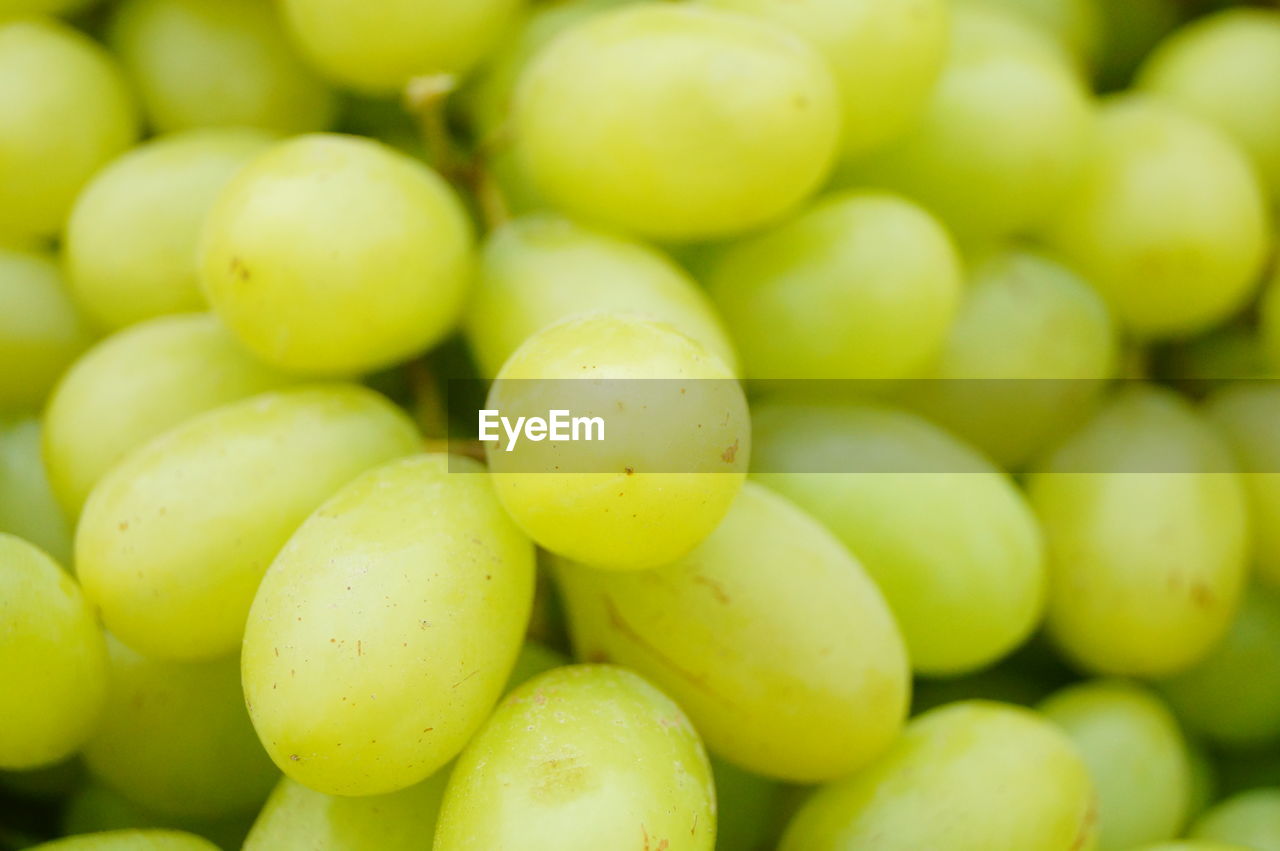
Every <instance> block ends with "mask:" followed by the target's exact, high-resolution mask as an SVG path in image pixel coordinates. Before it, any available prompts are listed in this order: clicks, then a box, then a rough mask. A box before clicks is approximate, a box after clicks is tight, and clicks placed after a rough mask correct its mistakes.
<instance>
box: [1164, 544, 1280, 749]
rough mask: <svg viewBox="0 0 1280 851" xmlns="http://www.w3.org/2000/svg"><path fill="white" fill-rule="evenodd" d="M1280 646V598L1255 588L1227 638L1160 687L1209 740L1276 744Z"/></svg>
mask: <svg viewBox="0 0 1280 851" xmlns="http://www.w3.org/2000/svg"><path fill="white" fill-rule="evenodd" d="M1254 528H1255V529H1256V528H1257V524H1255V525H1254ZM1278 647H1280V596H1278V595H1277V593H1276V592H1275V591H1271V590H1267V589H1264V588H1254V589H1252V590H1251V591H1250V592H1249V593H1247V594H1246V595H1245V598H1244V600H1243V602H1242V603H1241V606H1240V611H1239V613H1238V614H1237V615H1236V618H1235V621H1233V622H1232V625H1231V628H1230V629H1229V630H1228V631H1227V635H1226V637H1225V638H1223V639H1222V640H1221V641H1220V642H1218V644H1216V645H1215V646H1214V648H1213V650H1211V651H1210V653H1209V655H1208V656H1206V657H1205V658H1204V659H1202V660H1200V662H1198V663H1197V664H1196V665H1194V666H1193V667H1191V668H1190V669H1188V670H1186V671H1183V672H1182V673H1181V674H1179V675H1178V676H1176V677H1173V678H1172V679H1168V680H1165V681H1163V682H1161V683H1160V688H1161V689H1162V690H1163V691H1164V693H1165V695H1166V696H1167V697H1168V698H1169V702H1170V704H1171V705H1172V706H1173V708H1174V711H1175V712H1177V713H1178V717H1179V718H1180V719H1182V722H1183V723H1184V724H1186V725H1187V727H1188V728H1189V729H1190V730H1192V731H1193V732H1195V733H1197V734H1199V735H1201V736H1203V737H1205V738H1206V739H1210V740H1212V741H1214V742H1216V743H1219V744H1223V745H1228V746H1235V747H1254V746H1257V745H1260V744H1266V743H1270V742H1274V741H1275V740H1276V739H1278V738H1280V654H1278V653H1277V652H1276V648H1278Z"/></svg>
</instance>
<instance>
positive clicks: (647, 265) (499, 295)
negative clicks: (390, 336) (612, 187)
mask: <svg viewBox="0 0 1280 851" xmlns="http://www.w3.org/2000/svg"><path fill="white" fill-rule="evenodd" d="M591 312H619V313H631V314H635V315H637V316H642V317H645V318H648V319H653V320H654V321H657V322H665V323H667V324H669V325H671V326H672V327H673V328H675V329H676V330H678V331H680V332H681V333H683V334H685V335H686V336H689V337H691V338H693V339H694V340H697V341H698V342H699V343H701V344H702V345H703V346H705V347H706V348H707V350H708V351H710V352H712V353H713V354H715V355H717V356H718V357H719V358H720V359H721V360H723V361H724V362H725V364H727V365H729V366H730V367H733V366H734V365H735V364H736V361H737V356H736V355H735V354H734V351H733V344H732V343H730V342H729V339H728V337H727V336H726V334H725V332H724V328H723V327H721V325H720V320H719V318H718V317H717V316H716V314H715V310H714V309H713V308H712V307H711V304H710V302H709V300H708V299H707V296H706V294H705V293H704V292H703V291H702V290H701V289H700V288H699V287H698V285H697V283H695V282H694V281H693V279H691V278H690V277H689V276H688V275H687V274H686V273H685V272H684V271H683V270H682V269H681V268H680V267H679V266H677V265H676V264H675V263H674V262H672V261H671V260H670V259H669V258H667V257H666V256H664V255H662V254H661V253H659V252H658V251H656V250H654V249H652V248H649V247H648V246H646V245H644V244H642V243H639V242H635V241H632V240H629V239H626V238H624V237H618V236H614V235H612V234H609V233H606V232H603V231H598V230H594V229H591V228H587V227H584V226H582V225H578V224H575V223H573V222H571V221H569V220H567V219H564V218H561V217H559V216H555V215H549V214H540V215H533V216H527V217H524V218H519V219H515V220H513V221H511V222H508V223H506V224H505V225H503V226H501V227H499V228H498V229H497V230H495V231H494V232H493V233H492V234H490V236H489V237H488V240H487V241H486V243H485V246H484V251H483V253H482V255H481V261H480V274H479V276H478V280H477V282H476V286H475V289H474V291H473V292H472V295H471V300H470V303H469V305H468V308H467V317H466V323H465V327H466V332H467V341H468V343H469V344H470V346H471V351H472V353H473V354H474V355H475V358H476V361H477V362H478V363H479V365H480V370H481V372H482V373H483V374H484V375H490V376H492V375H497V373H498V370H499V369H500V368H501V367H502V364H503V362H504V361H506V359H507V358H508V357H510V356H511V353H512V352H514V351H515V350H516V349H517V348H518V347H519V346H520V344H521V343H523V342H524V341H525V340H527V339H528V338H529V337H531V336H532V335H533V334H534V333H535V332H537V331H540V330H542V329H543V328H546V327H547V326H549V325H554V324H555V323H556V322H558V321H560V320H562V319H565V318H567V317H569V316H573V315H575V314H579V313H591Z"/></svg>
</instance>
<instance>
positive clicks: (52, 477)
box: [44, 313, 295, 517]
mask: <svg viewBox="0 0 1280 851" xmlns="http://www.w3.org/2000/svg"><path fill="white" fill-rule="evenodd" d="M294 380H295V379H293V378H291V377H290V376H288V375H286V374H285V373H282V372H279V371H278V370H276V369H273V368H271V367H268V366H265V365H263V364H261V363H259V362H258V361H256V360H254V358H253V356H252V355H250V354H249V353H248V352H246V351H245V350H244V349H243V348H242V347H241V346H240V345H239V344H238V343H237V342H236V341H235V339H234V338H233V337H232V336H231V334H229V333H228V332H227V330H226V329H225V328H224V327H223V326H222V324H221V323H220V322H218V320H217V319H215V318H214V317H212V316H210V315H208V314H205V313H195V314H184V315H180V316H162V317H158V318H156V319H152V320H149V321H147V322H142V323H139V324H138V325H136V326H134V327H131V328H127V329H125V330H122V331H120V332H119V333H117V334H115V335H113V336H111V337H108V338H107V339H105V340H103V341H102V342H101V343H99V344H98V345H97V346H95V347H94V348H93V349H92V350H90V351H89V352H88V353H86V354H85V355H84V357H82V358H81V359H80V360H78V361H77V362H76V363H75V365H74V366H72V368H71V369H70V370H68V371H67V373H66V375H65V376H63V378H62V380H61V381H60V382H59V383H58V385H57V387H56V388H55V389H54V392H53V395H52V396H51V397H50V399H49V404H48V406H47V407H46V408H45V413H44V458H45V463H46V464H47V466H48V471H49V481H50V484H51V485H52V486H53V490H54V493H55V494H56V495H57V497H58V500H59V501H60V502H61V503H62V506H63V507H64V508H65V509H66V511H67V514H68V515H69V516H73V517H74V516H76V515H78V514H79V513H80V509H81V507H82V506H83V505H84V501H85V500H86V499H88V497H89V493H90V491H92V490H93V486H94V485H96V484H97V483H98V480H99V479H101V478H102V477H103V476H104V475H105V474H106V473H107V471H108V470H110V469H111V468H112V467H113V466H115V465H116V463H118V462H119V461H120V459H122V458H124V457H125V456H126V455H127V454H129V452H131V451H132V450H134V449H135V448H137V447H139V446H142V445H143V444H145V443H147V442H148V441H150V440H151V439H152V438H154V437H156V436H157V435H159V434H161V433H162V432H165V431H168V430H169V429H171V428H173V427H174V426H176V425H179V424H180V423H183V422H185V421H186V420H189V419H191V418H192V417H194V416H196V415H197V414H202V413H204V412H205V411H208V410H211V409H213V408H216V407H219V406H221V405H225V404H227V403H229V402H235V401H237V400H239V399H244V398H246V397H248V396H254V395H257V394H258V393H264V392H266V391H268V390H274V389H278V388H281V387H284V386H286V385H288V384H290V383H292V382H293V381H294Z"/></svg>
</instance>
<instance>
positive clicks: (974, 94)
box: [841, 6, 1093, 242]
mask: <svg viewBox="0 0 1280 851" xmlns="http://www.w3.org/2000/svg"><path fill="white" fill-rule="evenodd" d="M953 18H954V21H953V23H954V27H953V34H952V44H951V52H950V57H949V59H948V60H947V65H946V67H945V68H944V70H943V72H942V76H941V78H940V79H939V81H938V84H937V86H936V87H935V88H934V89H933V92H932V94H931V96H930V99H929V101H928V103H927V104H926V106H925V110H924V113H923V114H922V115H921V117H920V119H919V120H918V121H917V122H916V123H915V124H914V125H913V127H912V129H911V130H910V131H909V132H907V133H906V135H904V136H903V137H902V138H900V139H898V140H897V141H895V142H894V143H893V144H891V145H889V146H887V147H886V148H884V149H883V150H881V151H878V152H876V153H874V154H872V155H871V156H869V157H866V158H865V159H862V160H859V161H857V162H856V163H854V164H853V165H852V166H851V167H850V168H849V169H847V170H846V173H845V174H844V175H842V177H841V182H842V183H843V184H845V185H854V186H879V187H883V188H886V189H892V190H896V191H899V192H903V193H905V194H907V195H909V196H911V197H913V198H915V199H916V200H918V201H920V202H922V203H923V204H924V205H925V206H927V207H929V208H930V209H932V210H933V211H934V212H935V213H937V214H938V215H939V216H941V217H942V219H943V220H944V221H945V222H946V223H947V224H948V226H949V227H950V228H951V229H952V230H953V231H954V232H955V233H956V235H957V236H958V237H960V238H961V239H962V241H965V242H970V241H975V240H979V241H980V240H985V239H991V238H995V237H1001V236H1004V235H1007V234H1011V233H1021V232H1024V231H1027V230H1028V229H1030V228H1032V227H1033V226H1035V225H1037V224H1039V223H1040V222H1041V221H1043V220H1044V219H1045V218H1046V217H1047V216H1048V215H1049V214H1050V213H1052V212H1054V211H1055V210H1056V209H1057V207H1058V205H1059V203H1060V202H1061V200H1062V197H1063V196H1064V194H1065V193H1066V191H1067V190H1068V188H1069V187H1070V186H1071V184H1072V183H1073V182H1074V181H1075V179H1076V176H1077V174H1078V173H1079V171H1080V168H1081V167H1082V165H1083V164H1084V159H1085V155H1086V154H1087V150H1088V142H1089V137H1090V133H1091V130H1092V122H1093V117H1092V106H1091V104H1090V101H1089V96H1088V94H1087V93H1086V92H1085V90H1084V86H1083V84H1082V82H1081V81H1080V79H1079V77H1078V76H1077V75H1076V74H1075V73H1074V71H1073V70H1072V69H1071V68H1070V67H1069V65H1068V64H1067V60H1066V59H1065V58H1063V56H1062V54H1061V51H1060V50H1059V49H1058V47H1057V45H1056V44H1055V43H1053V42H1052V40H1051V39H1050V38H1049V37H1048V36H1045V35H1043V34H1042V33H1040V32H1039V31H1038V30H1036V29H1035V28H1034V27H1033V26H1032V25H1031V24H1024V23H1023V22H1022V21H1019V20H1017V19H1016V18H1010V17H1007V16H1005V15H1002V14H999V13H996V12H994V11H992V10H989V9H984V8H982V7H973V6H958V7H956V8H955V9H954V15H953Z"/></svg>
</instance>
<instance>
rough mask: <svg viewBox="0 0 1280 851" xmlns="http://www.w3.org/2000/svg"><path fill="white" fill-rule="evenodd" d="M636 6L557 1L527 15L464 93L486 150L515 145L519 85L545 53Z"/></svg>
mask: <svg viewBox="0 0 1280 851" xmlns="http://www.w3.org/2000/svg"><path fill="white" fill-rule="evenodd" d="M636 2H638V0H557V2H555V3H542V4H536V5H533V6H531V7H529V8H528V9H526V10H523V14H522V16H521V20H520V21H519V22H518V25H517V26H513V27H510V28H508V30H507V33H506V37H505V38H504V39H503V40H502V42H501V43H500V44H498V45H497V47H496V48H495V49H494V51H493V53H492V54H490V56H489V57H488V58H487V59H486V60H485V63H484V64H483V65H482V66H481V67H479V68H478V69H476V73H475V75H474V77H473V78H472V79H471V80H470V81H469V82H468V84H467V86H466V88H465V89H463V90H462V91H461V92H460V93H459V101H460V105H461V107H462V109H463V111H464V113H465V114H466V116H467V117H468V118H469V119H470V121H471V124H472V127H473V129H474V130H475V131H476V135H477V136H479V138H480V139H481V141H482V143H483V144H484V147H485V148H487V149H489V150H490V152H492V151H493V150H495V149H500V148H505V147H506V146H508V145H509V143H510V142H511V139H510V138H508V137H509V135H510V134H509V132H508V131H509V130H510V128H509V127H508V126H507V124H508V122H509V121H510V120H511V110H512V108H513V106H514V103H515V95H516V85H517V83H518V82H519V80H520V74H521V73H522V72H523V71H524V69H525V66H527V65H528V64H529V62H530V61H532V60H533V58H534V57H535V56H537V54H538V52H539V51H541V50H542V49H543V48H544V47H546V46H547V45H548V44H550V43H551V42H552V41H553V40H554V39H555V37H556V36H558V35H559V34H560V33H561V32H563V31H564V30H566V29H568V28H570V27H572V26H573V25H575V24H577V23H578V22H580V21H583V20H585V19H587V18H589V17H591V16H593V15H597V14H599V13H600V12H607V11H609V10H611V9H615V8H617V7H619V6H625V5H627V4H629V3H636Z"/></svg>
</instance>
